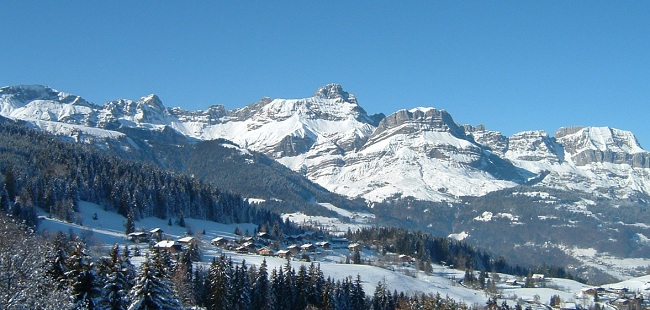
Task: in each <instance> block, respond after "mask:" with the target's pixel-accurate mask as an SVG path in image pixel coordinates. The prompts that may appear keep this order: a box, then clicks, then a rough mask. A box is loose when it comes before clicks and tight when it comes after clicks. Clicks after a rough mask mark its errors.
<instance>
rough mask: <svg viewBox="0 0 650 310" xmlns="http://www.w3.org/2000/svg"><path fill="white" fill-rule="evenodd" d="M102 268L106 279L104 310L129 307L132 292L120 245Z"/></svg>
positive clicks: (114, 248)
mask: <svg viewBox="0 0 650 310" xmlns="http://www.w3.org/2000/svg"><path fill="white" fill-rule="evenodd" d="M103 263H104V264H105V265H104V266H102V270H103V272H105V275H106V279H105V284H104V287H103V289H102V302H101V306H102V307H103V309H111V310H124V309H126V308H127V307H128V306H129V301H128V299H127V298H128V294H129V291H130V290H131V285H129V282H130V281H129V279H128V274H127V273H128V269H127V268H125V267H124V265H123V261H122V256H120V254H119V247H118V245H117V244H116V245H114V246H113V248H112V250H111V253H110V256H109V258H108V259H106V260H104V261H103Z"/></svg>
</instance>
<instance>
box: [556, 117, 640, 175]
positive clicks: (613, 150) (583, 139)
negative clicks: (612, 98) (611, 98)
mask: <svg viewBox="0 0 650 310" xmlns="http://www.w3.org/2000/svg"><path fill="white" fill-rule="evenodd" d="M556 138H557V140H558V142H559V143H561V144H562V145H563V146H564V149H565V151H566V152H567V153H568V154H571V158H572V160H573V162H574V163H575V164H576V165H579V166H584V165H588V164H591V163H612V164H627V165H630V166H632V167H634V168H650V153H649V152H646V151H643V150H642V149H641V147H640V146H639V143H638V142H637V140H636V138H635V137H634V135H632V133H630V132H627V131H623V130H618V129H613V128H609V127H568V128H560V129H559V130H558V131H557V132H556Z"/></svg>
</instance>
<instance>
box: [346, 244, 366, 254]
mask: <svg viewBox="0 0 650 310" xmlns="http://www.w3.org/2000/svg"><path fill="white" fill-rule="evenodd" d="M361 249H363V245H361V244H359V243H352V244H350V245H348V250H350V252H354V251H361Z"/></svg>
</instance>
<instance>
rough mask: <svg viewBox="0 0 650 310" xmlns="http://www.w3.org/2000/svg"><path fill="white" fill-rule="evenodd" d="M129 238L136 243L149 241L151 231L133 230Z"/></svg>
mask: <svg viewBox="0 0 650 310" xmlns="http://www.w3.org/2000/svg"><path fill="white" fill-rule="evenodd" d="M128 236H129V239H131V241H133V242H135V243H139V242H147V241H149V233H148V232H146V231H136V232H132V233H130V234H129V235H128Z"/></svg>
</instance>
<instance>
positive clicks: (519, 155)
mask: <svg viewBox="0 0 650 310" xmlns="http://www.w3.org/2000/svg"><path fill="white" fill-rule="evenodd" d="M563 154H564V150H563V148H562V146H561V145H559V144H557V143H556V142H555V140H554V139H553V138H552V137H549V135H548V134H547V133H546V131H543V130H537V131H524V132H520V133H516V134H514V135H512V136H511V137H510V138H509V139H508V150H507V151H506V157H507V158H510V159H514V160H522V161H531V162H533V161H536V162H541V161H544V162H546V163H552V164H557V163H561V162H562V161H563V160H564V156H563Z"/></svg>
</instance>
